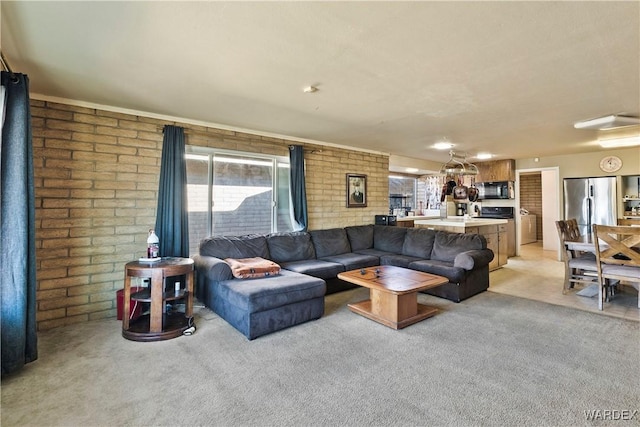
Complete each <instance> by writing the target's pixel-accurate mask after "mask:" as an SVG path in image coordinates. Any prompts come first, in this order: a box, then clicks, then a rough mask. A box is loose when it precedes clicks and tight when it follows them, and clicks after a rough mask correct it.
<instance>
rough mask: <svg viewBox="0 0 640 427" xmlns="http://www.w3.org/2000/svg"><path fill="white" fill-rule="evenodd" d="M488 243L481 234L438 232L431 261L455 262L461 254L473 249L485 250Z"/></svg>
mask: <svg viewBox="0 0 640 427" xmlns="http://www.w3.org/2000/svg"><path fill="white" fill-rule="evenodd" d="M486 247H487V241H486V240H485V238H484V237H483V236H481V235H479V234H463V233H449V232H447V231H438V232H436V239H435V242H434V243H433V251H432V252H431V259H433V260H437V261H447V262H453V261H454V260H455V258H456V255H458V254H459V253H460V252H465V251H469V250H472V249H485V248H486Z"/></svg>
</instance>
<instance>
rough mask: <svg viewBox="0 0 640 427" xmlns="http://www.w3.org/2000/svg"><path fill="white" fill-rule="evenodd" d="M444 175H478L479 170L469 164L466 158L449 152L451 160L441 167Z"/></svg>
mask: <svg viewBox="0 0 640 427" xmlns="http://www.w3.org/2000/svg"><path fill="white" fill-rule="evenodd" d="M440 173H441V174H442V175H478V168H477V167H476V165H474V164H473V163H469V162H467V159H466V156H459V155H457V154H456V153H455V152H454V151H453V150H452V151H449V160H448V161H447V162H446V163H444V164H443V165H442V166H441V167H440Z"/></svg>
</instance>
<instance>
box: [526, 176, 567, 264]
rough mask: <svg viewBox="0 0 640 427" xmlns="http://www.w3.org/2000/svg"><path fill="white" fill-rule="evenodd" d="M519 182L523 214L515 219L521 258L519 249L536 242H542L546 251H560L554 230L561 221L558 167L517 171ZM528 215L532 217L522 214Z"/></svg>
mask: <svg viewBox="0 0 640 427" xmlns="http://www.w3.org/2000/svg"><path fill="white" fill-rule="evenodd" d="M516 181H517V182H516V199H517V200H516V206H517V207H518V210H519V212H520V215H517V217H516V221H517V224H516V229H517V232H516V234H517V238H518V240H517V242H518V245H517V248H518V255H519V254H520V246H522V245H526V244H531V243H534V242H538V243H540V242H542V248H543V249H544V250H551V251H556V252H558V251H559V245H558V239H557V237H556V236H557V232H556V227H555V221H556V220H557V219H558V218H560V183H559V171H558V168H557V167H555V168H539V169H523V170H518V171H516ZM525 213H528V214H529V215H523V214H525ZM534 215H535V217H534ZM533 228H535V230H533ZM534 238H535V240H534ZM558 253H559V252H558Z"/></svg>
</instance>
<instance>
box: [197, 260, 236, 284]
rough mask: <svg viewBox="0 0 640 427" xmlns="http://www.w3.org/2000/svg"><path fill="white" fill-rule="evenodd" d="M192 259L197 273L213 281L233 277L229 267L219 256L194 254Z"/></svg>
mask: <svg viewBox="0 0 640 427" xmlns="http://www.w3.org/2000/svg"><path fill="white" fill-rule="evenodd" d="M193 261H194V265H195V268H196V270H197V272H198V274H200V275H202V276H204V277H206V278H207V280H211V281H214V282H220V281H222V280H229V279H233V274H232V273H231V267H230V266H229V264H227V263H226V262H224V261H223V260H221V259H220V258H216V257H212V256H207V255H194V256H193Z"/></svg>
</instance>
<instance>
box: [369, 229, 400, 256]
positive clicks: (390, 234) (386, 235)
mask: <svg viewBox="0 0 640 427" xmlns="http://www.w3.org/2000/svg"><path fill="white" fill-rule="evenodd" d="M406 234H407V229H406V228H405V227H392V226H387V225H374V226H373V247H374V248H375V249H378V250H379V251H385V252H392V253H394V254H401V253H402V246H403V245H404V238H405V235H406Z"/></svg>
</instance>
